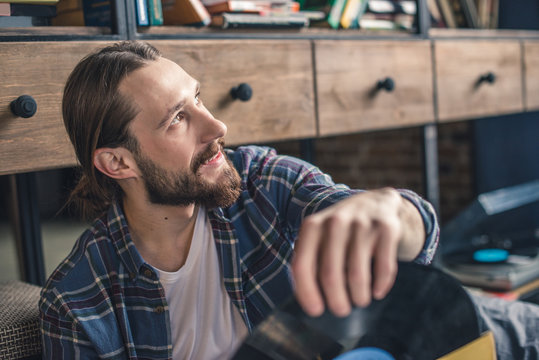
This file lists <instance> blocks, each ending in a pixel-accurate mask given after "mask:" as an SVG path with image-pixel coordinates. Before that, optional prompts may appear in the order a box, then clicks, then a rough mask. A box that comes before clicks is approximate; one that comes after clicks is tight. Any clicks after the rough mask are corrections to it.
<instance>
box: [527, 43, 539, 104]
mask: <svg viewBox="0 0 539 360" xmlns="http://www.w3.org/2000/svg"><path fill="white" fill-rule="evenodd" d="M524 69H525V70H524V71H525V72H524V83H525V88H524V91H525V94H526V99H525V100H526V110H527V111H536V110H539V41H525V42H524Z"/></svg>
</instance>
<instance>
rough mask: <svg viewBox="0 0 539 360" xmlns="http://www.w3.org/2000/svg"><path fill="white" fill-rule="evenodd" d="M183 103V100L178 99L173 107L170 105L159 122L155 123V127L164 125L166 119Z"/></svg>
mask: <svg viewBox="0 0 539 360" xmlns="http://www.w3.org/2000/svg"><path fill="white" fill-rule="evenodd" d="M184 104H185V101H183V100H182V101H180V102H178V103H177V104H176V105H174V106H173V107H171V108H170V109H169V110H168V111H167V113H166V115H165V116H163V118H162V119H161V121H159V124H158V125H157V128H158V129H159V128H161V127H163V126H165V124H166V123H167V122H168V120H169V119H170V117H171V116H172V115H173V114H174V113H175V112H176V111H178V110H180V109H181V108H182V107H183V105H184Z"/></svg>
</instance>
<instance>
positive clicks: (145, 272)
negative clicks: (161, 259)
mask: <svg viewBox="0 0 539 360" xmlns="http://www.w3.org/2000/svg"><path fill="white" fill-rule="evenodd" d="M152 275H153V273H152V271H151V270H150V269H146V270H144V276H146V277H148V278H150V279H151V278H152Z"/></svg>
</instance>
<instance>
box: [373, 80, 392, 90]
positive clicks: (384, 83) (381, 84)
mask: <svg viewBox="0 0 539 360" xmlns="http://www.w3.org/2000/svg"><path fill="white" fill-rule="evenodd" d="M376 88H377V89H378V90H385V91H387V92H392V91H393V89H395V81H393V79H392V78H390V77H386V78H385V79H383V80H379V81H378V83H377V84H376Z"/></svg>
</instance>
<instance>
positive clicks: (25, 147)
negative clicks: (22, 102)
mask: <svg viewBox="0 0 539 360" xmlns="http://www.w3.org/2000/svg"><path fill="white" fill-rule="evenodd" d="M102 44H103V43H97V42H84V43H80V42H65V43H52V42H51V43H48V42H39V43H36V42H32V43H2V46H0V63H1V66H0V79H2V86H0V174H9V173H16V172H27V171H37V170H43V169H50V168H56V167H65V166H72V165H75V164H76V158H75V155H74V152H73V150H72V146H71V143H70V142H69V138H68V136H67V133H66V131H65V128H64V123H63V121H62V110H61V102H62V94H63V90H64V85H65V81H66V79H67V77H68V76H69V74H70V73H71V71H72V70H73V67H74V66H75V65H76V63H77V62H78V61H79V60H80V59H81V58H82V57H83V56H84V55H86V54H87V53H88V52H89V51H91V49H92V48H94V47H96V46H99V45H102ZM25 94H26V95H30V96H32V97H33V98H34V99H35V101H36V103H37V112H36V114H35V115H34V116H32V117H30V118H27V119H25V118H21V117H16V116H15V115H13V113H12V112H11V110H10V103H11V101H13V100H15V99H17V98H18V97H19V96H20V95H25Z"/></svg>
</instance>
